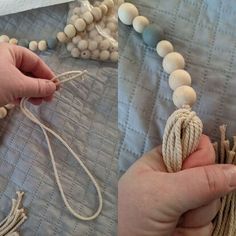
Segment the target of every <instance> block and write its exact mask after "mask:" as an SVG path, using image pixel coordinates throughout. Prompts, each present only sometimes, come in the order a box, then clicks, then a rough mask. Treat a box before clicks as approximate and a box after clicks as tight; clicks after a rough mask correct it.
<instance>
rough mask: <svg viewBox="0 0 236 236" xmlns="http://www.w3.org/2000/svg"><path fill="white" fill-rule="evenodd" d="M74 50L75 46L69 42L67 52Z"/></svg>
mask: <svg viewBox="0 0 236 236" xmlns="http://www.w3.org/2000/svg"><path fill="white" fill-rule="evenodd" d="M73 48H75V45H74V44H73V43H72V42H69V43H68V44H67V46H66V49H67V51H69V52H71V50H72V49H73Z"/></svg>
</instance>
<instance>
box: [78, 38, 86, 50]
mask: <svg viewBox="0 0 236 236" xmlns="http://www.w3.org/2000/svg"><path fill="white" fill-rule="evenodd" d="M78 48H79V50H81V51H84V50H86V49H87V48H88V41H87V40H84V39H83V40H80V41H79V43H78Z"/></svg>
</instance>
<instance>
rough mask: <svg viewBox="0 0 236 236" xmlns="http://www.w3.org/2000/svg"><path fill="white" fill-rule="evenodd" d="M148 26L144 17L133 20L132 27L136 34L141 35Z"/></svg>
mask: <svg viewBox="0 0 236 236" xmlns="http://www.w3.org/2000/svg"><path fill="white" fill-rule="evenodd" d="M149 24H150V22H149V20H148V18H146V17H144V16H136V17H135V18H134V20H133V27H134V29H135V31H136V32H138V33H140V34H142V33H143V31H144V28H145V27H147V26H148V25H149Z"/></svg>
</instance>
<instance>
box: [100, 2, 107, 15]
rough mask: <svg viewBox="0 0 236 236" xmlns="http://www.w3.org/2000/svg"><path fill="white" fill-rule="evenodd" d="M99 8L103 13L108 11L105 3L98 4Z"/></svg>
mask: <svg viewBox="0 0 236 236" xmlns="http://www.w3.org/2000/svg"><path fill="white" fill-rule="evenodd" d="M99 8H100V9H101V11H102V14H103V15H106V14H107V12H108V7H107V5H105V4H101V5H100V6H99Z"/></svg>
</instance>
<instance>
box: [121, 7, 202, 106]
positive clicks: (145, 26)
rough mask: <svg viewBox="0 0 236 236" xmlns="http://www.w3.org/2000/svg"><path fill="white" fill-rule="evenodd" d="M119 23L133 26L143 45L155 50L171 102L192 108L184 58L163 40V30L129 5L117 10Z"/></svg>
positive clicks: (192, 96)
mask: <svg viewBox="0 0 236 236" xmlns="http://www.w3.org/2000/svg"><path fill="white" fill-rule="evenodd" d="M118 16H119V19H120V21H121V22H122V23H123V24H125V25H133V28H134V30H135V31H136V32H137V33H139V34H141V35H142V38H143V41H144V42H145V44H147V45H148V46H150V47H152V48H156V52H157V54H158V55H159V56H160V57H162V58H163V62H162V66H163V69H164V71H165V72H166V73H168V74H170V76H169V85H170V87H171V89H172V90H174V93H173V102H174V104H175V106H176V107H177V108H181V107H183V106H184V105H188V106H190V107H192V105H193V104H194V103H195V102H196V99H197V96H196V92H195V91H194V89H193V88H191V76H190V74H189V73H188V72H187V71H185V70H184V67H185V60H184V57H183V56H182V55H181V54H180V53H178V52H175V51H174V47H173V45H172V43H171V42H169V41H167V40H165V39H164V32H163V29H162V28H161V27H160V26H158V25H156V24H151V23H150V21H149V20H148V19H147V18H146V17H145V16H140V15H139V11H138V9H137V8H136V7H135V6H134V5H133V4H131V3H123V4H122V5H121V6H120V7H119V9H118Z"/></svg>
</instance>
